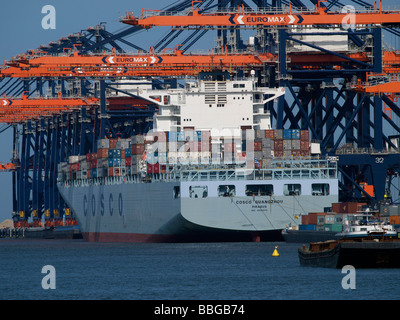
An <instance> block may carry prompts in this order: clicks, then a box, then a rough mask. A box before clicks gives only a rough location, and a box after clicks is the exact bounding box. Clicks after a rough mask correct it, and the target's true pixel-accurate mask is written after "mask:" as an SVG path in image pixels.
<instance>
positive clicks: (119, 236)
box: [82, 232, 183, 242]
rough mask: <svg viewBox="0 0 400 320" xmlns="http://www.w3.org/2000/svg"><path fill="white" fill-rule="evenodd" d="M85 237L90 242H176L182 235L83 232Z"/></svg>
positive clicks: (180, 239)
mask: <svg viewBox="0 0 400 320" xmlns="http://www.w3.org/2000/svg"><path fill="white" fill-rule="evenodd" d="M82 235H83V238H84V239H85V240H86V241H89V242H175V241H182V240H183V239H182V237H178V236H175V235H161V234H159V235H157V234H141V233H112V232H83V233H82Z"/></svg>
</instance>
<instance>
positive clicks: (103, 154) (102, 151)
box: [97, 149, 108, 159]
mask: <svg viewBox="0 0 400 320" xmlns="http://www.w3.org/2000/svg"><path fill="white" fill-rule="evenodd" d="M104 158H108V149H98V150H97V159H104Z"/></svg>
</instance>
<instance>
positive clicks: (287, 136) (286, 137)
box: [282, 129, 292, 140]
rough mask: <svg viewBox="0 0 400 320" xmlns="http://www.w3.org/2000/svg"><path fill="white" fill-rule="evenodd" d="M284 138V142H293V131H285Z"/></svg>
mask: <svg viewBox="0 0 400 320" xmlns="http://www.w3.org/2000/svg"><path fill="white" fill-rule="evenodd" d="M282 138H283V139H284V140H292V130H290V129H284V130H283V133H282Z"/></svg>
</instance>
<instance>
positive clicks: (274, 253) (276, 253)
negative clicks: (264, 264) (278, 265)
mask: <svg viewBox="0 0 400 320" xmlns="http://www.w3.org/2000/svg"><path fill="white" fill-rule="evenodd" d="M277 249H278V246H276V247H275V250H274V252H273V253H272V256H273V257H279V252H278V250H277Z"/></svg>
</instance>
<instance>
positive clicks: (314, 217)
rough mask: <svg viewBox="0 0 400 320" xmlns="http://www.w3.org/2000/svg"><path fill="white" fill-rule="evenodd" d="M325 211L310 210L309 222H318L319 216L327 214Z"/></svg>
mask: <svg viewBox="0 0 400 320" xmlns="http://www.w3.org/2000/svg"><path fill="white" fill-rule="evenodd" d="M325 214H326V213H325V212H310V213H309V214H308V224H315V225H317V224H318V216H321V215H325Z"/></svg>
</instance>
